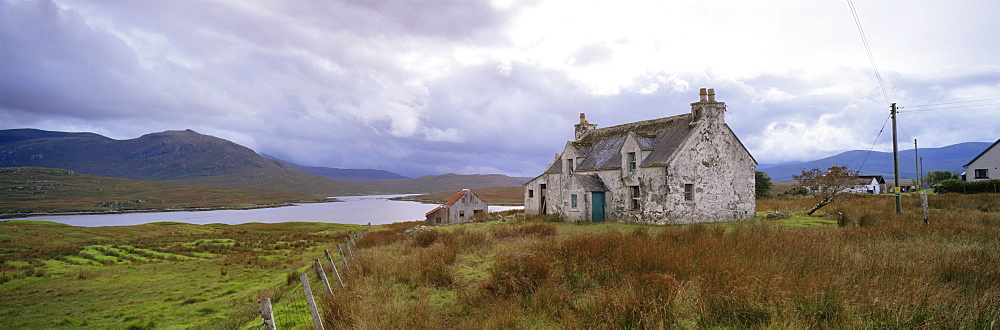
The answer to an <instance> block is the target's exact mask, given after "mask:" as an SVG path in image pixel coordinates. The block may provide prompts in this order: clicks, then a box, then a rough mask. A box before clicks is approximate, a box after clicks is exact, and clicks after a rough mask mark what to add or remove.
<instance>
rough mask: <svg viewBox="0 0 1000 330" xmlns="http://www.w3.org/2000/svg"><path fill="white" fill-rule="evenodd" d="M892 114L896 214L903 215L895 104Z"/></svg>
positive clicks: (892, 107) (891, 109)
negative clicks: (900, 195)
mask: <svg viewBox="0 0 1000 330" xmlns="http://www.w3.org/2000/svg"><path fill="white" fill-rule="evenodd" d="M890 113H891V114H892V175H893V180H894V183H895V185H896V188H894V190H895V194H896V214H901V213H903V201H902V200H900V197H899V192H900V190H899V143H898V142H897V141H896V104H895V103H893V104H892V106H891V108H890Z"/></svg>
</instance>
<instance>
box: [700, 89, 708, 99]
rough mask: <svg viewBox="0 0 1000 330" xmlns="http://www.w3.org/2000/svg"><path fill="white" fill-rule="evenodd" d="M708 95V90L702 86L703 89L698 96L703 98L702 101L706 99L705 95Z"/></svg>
mask: <svg viewBox="0 0 1000 330" xmlns="http://www.w3.org/2000/svg"><path fill="white" fill-rule="evenodd" d="M707 95H708V92H706V91H705V89H704V88H702V89H701V91H699V92H698V96H699V97H700V98H701V100H702V101H705V96H707Z"/></svg>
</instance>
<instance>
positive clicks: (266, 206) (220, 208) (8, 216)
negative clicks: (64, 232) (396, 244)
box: [0, 198, 343, 221]
mask: <svg viewBox="0 0 1000 330" xmlns="http://www.w3.org/2000/svg"><path fill="white" fill-rule="evenodd" d="M337 202H343V201H341V200H339V199H336V198H329V200H326V201H319V200H316V201H305V202H285V203H274V204H258V205H251V206H243V207H240V206H216V207H189V208H169V209H137V210H107V211H72V212H31V213H0V221H3V220H7V219H17V218H31V217H46V216H62V215H101V214H130V213H167V212H200V211H225V210H257V209H269V208H278V207H286V206H295V205H297V204H312V203H337Z"/></svg>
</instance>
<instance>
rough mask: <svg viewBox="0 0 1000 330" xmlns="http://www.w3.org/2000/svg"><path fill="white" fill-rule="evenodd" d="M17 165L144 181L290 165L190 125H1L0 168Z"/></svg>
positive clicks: (282, 167)
mask: <svg viewBox="0 0 1000 330" xmlns="http://www.w3.org/2000/svg"><path fill="white" fill-rule="evenodd" d="M16 166H30V167H48V168H64V169H68V170H73V171H76V172H81V173H86V174H92V175H100V176H109V177H116V178H125V179H134V180H148V181H163V180H176V179H187V178H196V177H203V176H213V175H222V174H231V173H238V172H246V171H252V170H262V169H265V170H266V169H288V168H287V167H285V166H284V164H282V163H281V162H278V161H274V160H269V159H265V158H263V157H260V155H257V153H256V152H254V151H253V150H250V149H249V148H246V147H244V146H241V145H239V144H236V143H233V142H230V141H228V140H224V139H220V138H217V137H214V136H209V135H203V134H199V133H197V132H195V131H192V130H184V131H166V132H160V133H151V134H146V135H143V136H141V137H138V138H135V139H129V140H114V139H111V138H108V137H105V136H102V135H98V134H94V133H63V132H48V131H41V130H33V129H17V130H2V131H0V167H16Z"/></svg>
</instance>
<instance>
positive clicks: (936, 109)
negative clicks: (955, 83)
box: [897, 101, 1000, 112]
mask: <svg viewBox="0 0 1000 330" xmlns="http://www.w3.org/2000/svg"><path fill="white" fill-rule="evenodd" d="M967 102H974V101H967ZM967 102H954V103H951V104H956V103H967ZM991 105H1000V103H988V104H970V105H959V106H954V107H943V108H928V109H915V110H905V111H897V112H924V111H938V110H948V109H961V108H975V107H985V106H991ZM906 108H911V106H908V107H906Z"/></svg>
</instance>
